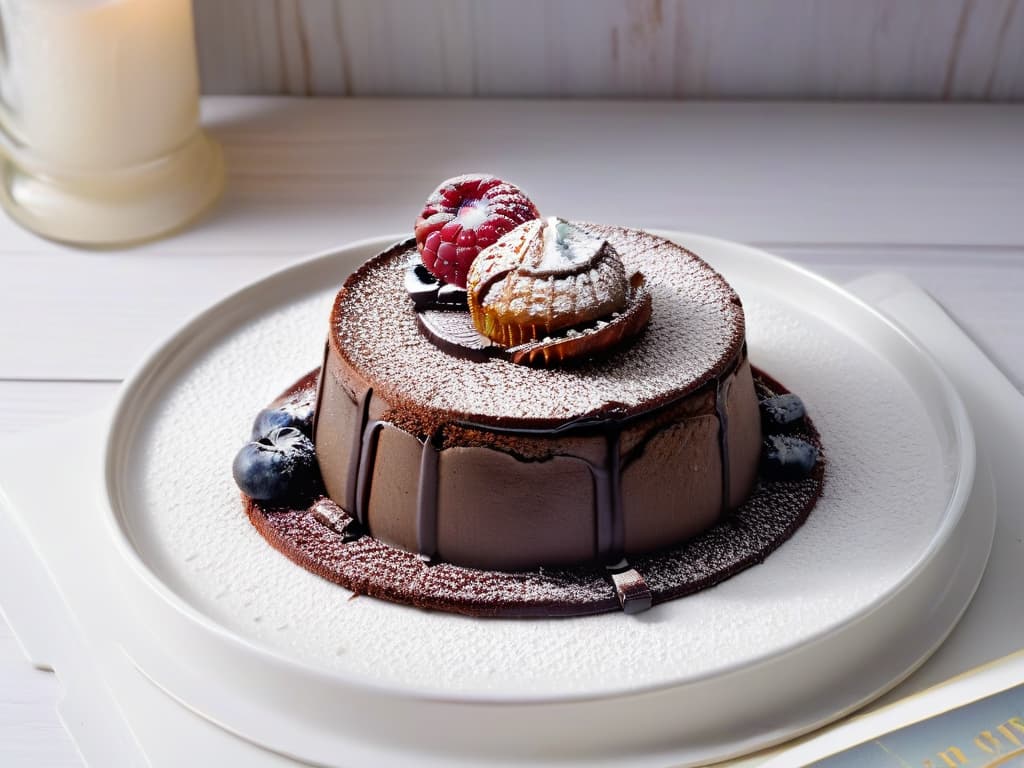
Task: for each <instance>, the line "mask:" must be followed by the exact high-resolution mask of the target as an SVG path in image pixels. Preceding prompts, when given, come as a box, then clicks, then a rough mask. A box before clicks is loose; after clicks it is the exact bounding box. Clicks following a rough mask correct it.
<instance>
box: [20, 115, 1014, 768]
mask: <svg viewBox="0 0 1024 768" xmlns="http://www.w3.org/2000/svg"><path fill="white" fill-rule="evenodd" d="M204 116H205V119H206V122H207V124H208V126H209V127H210V129H211V131H212V132H213V133H214V134H215V135H216V136H218V137H219V138H220V139H221V140H222V142H223V144H224V147H225V150H226V153H227V160H228V167H229V182H228V189H227V193H226V195H225V197H224V200H223V201H222V203H221V204H220V206H219V207H218V208H217V210H216V211H215V212H214V213H213V214H212V215H210V216H209V217H208V218H206V219H205V220H204V221H202V222H201V223H200V224H198V225H197V226H195V227H194V228H192V229H191V230H190V231H188V232H186V233H184V234H181V235H179V236H177V237H174V238H172V239H169V240H165V241H162V242H158V243H154V244H151V245H147V246H144V247H140V248H135V249H130V250H123V251H114V252H96V251H79V250H74V249H71V248H67V247H63V246H58V245H55V244H53V243H49V242H46V241H43V240H40V239H38V238H36V237H34V236H32V235H30V234H29V233H27V232H24V231H22V230H19V229H18V228H17V227H15V226H14V225H13V224H12V223H10V222H9V221H8V220H7V219H6V218H2V217H0V292H2V295H0V435H3V437H4V438H5V439H17V438H16V437H14V438H12V436H14V435H16V434H17V433H18V432H20V431H23V430H31V429H33V428H34V427H38V426H40V425H43V424H47V423H51V422H56V421H60V420H64V419H67V418H70V417H72V416H74V415H76V414H79V413H82V412H85V411H88V410H90V409H94V408H97V407H99V406H101V405H103V404H104V403H106V402H108V401H109V400H110V399H111V397H112V396H113V394H114V391H115V390H116V388H117V385H118V382H119V381H120V380H121V379H123V378H124V377H125V376H126V375H128V374H129V373H130V372H131V370H132V369H133V367H134V366H135V365H136V363H137V362H138V361H139V360H140V359H141V357H142V355H143V354H144V353H145V351H146V350H147V349H148V348H149V347H150V346H151V345H153V344H154V343H155V342H156V341H157V340H158V339H160V338H161V337H162V336H164V335H166V334H167V333H169V332H171V331H172V330H173V329H174V328H175V327H176V326H177V325H179V324H180V323H181V322H182V321H184V320H185V319H186V318H188V317H189V316H190V315H192V314H193V313H195V312H196V311H197V310H199V309H200V308H202V307H204V306H205V305H207V304H209V303H210V302H212V301H214V300H215V299H217V298H218V297H220V296H221V295H223V294H225V293H227V292H228V291H231V290H233V289H235V288H237V287H239V286H241V285H243V284H244V283H247V282H249V281H251V280H253V279H255V278H257V277H259V276H261V275H263V274H265V273H267V272H269V271H270V270H272V269H274V268H276V267H279V266H281V265H283V264H286V263H288V262H290V261H293V260H295V259H298V258H301V257H302V256H304V255H307V254H309V253H311V252H314V251H318V250H323V249H326V248H330V247H332V246H335V245H339V244H341V243H344V242H346V241H350V240H354V239H358V238H362V237H368V236H374V235H379V234H385V233H399V232H403V231H409V230H410V229H411V225H412V221H413V219H414V217H415V215H416V213H417V212H418V207H419V205H420V204H421V203H422V201H423V199H424V198H425V196H426V195H427V194H428V193H429V192H430V190H431V189H432V188H433V187H434V185H436V184H437V182H439V181H440V180H441V179H443V178H445V177H447V176H450V175H454V174H456V173H461V172H466V171H480V170H486V171H491V172H493V173H496V174H498V175H501V176H504V177H506V178H508V179H510V180H513V181H515V182H517V183H519V184H520V185H521V186H523V187H524V188H525V189H526V190H527V191H528V192H529V193H530V194H531V196H532V197H533V199H534V200H535V201H536V202H537V204H538V205H539V207H540V208H541V210H542V211H543V212H545V213H552V214H555V213H557V214H559V215H562V216H566V217H571V218H583V219H592V220H600V221H606V222H615V223H622V224H629V225H635V226H646V227H666V228H674V229H684V230H691V231H699V232H705V233H708V234H714V235H718V236H721V237H727V238H731V239H735V240H741V241H745V242H751V243H755V244H758V245H761V246H763V247H765V248H767V249H768V250H771V251H774V252H775V253H779V254H781V255H784V256H787V257H789V258H791V259H794V260H796V261H798V262H801V263H803V264H805V265H807V266H809V267H811V268H813V269H815V270H817V271H819V272H821V273H822V274H824V275H826V276H828V277H831V278H833V279H836V280H839V281H843V280H847V279H850V278H852V277H854V276H856V275H860V274H864V273H867V272H872V271H877V270H897V271H902V272H905V273H907V274H908V275H909V276H911V277H912V278H913V279H914V280H916V281H917V282H918V283H919V284H920V285H922V286H924V287H925V288H927V289H928V290H929V291H931V292H932V293H933V295H935V296H936V297H937V298H938V299H939V300H940V301H941V302H942V303H943V304H944V305H945V306H946V307H947V309H949V310H950V312H951V313H952V314H953V316H954V317H956V318H957V319H958V320H959V321H960V322H961V323H962V324H963V326H964V327H965V328H966V329H967V330H968V331H969V332H970V333H971V334H972V335H973V336H974V337H975V339H976V340H977V341H979V343H980V344H981V345H982V346H983V347H984V348H986V349H987V350H988V351H989V352H990V354H991V355H992V356H993V358H994V360H995V361H996V362H997V363H998V364H999V365H1001V366H1002V367H1003V369H1004V371H1005V372H1006V373H1007V374H1008V376H1009V377H1010V379H1011V381H1013V382H1014V383H1015V384H1016V385H1017V387H1018V388H1021V387H1022V384H1024V341H1022V335H1024V106H974V105H958V106H954V105H896V106H877V105H856V104H846V105H839V104H833V105H825V104H819V105H798V104H771V105H757V104H664V103H646V102H628V103H621V102H620V103H599V102H570V101H552V102H517V101H507V102H469V101H413V100H405V101H390V100H382V101H363V100H321V101H312V100H293V99H286V98H251V97H250V98H246V97H216V98H209V99H207V100H206V101H205V103H204ZM343 277H344V276H343V275H339V276H338V279H339V283H340V281H341V279H342V278H343ZM310 332H311V333H317V332H319V331H318V330H317V329H311V331H310ZM54 449H55V450H59V446H55V448H54ZM59 481H60V480H59V478H55V482H59ZM59 695H60V686H59V682H58V681H57V680H55V679H54V676H53V675H50V674H47V673H45V672H40V671H37V670H33V669H31V668H29V667H28V665H27V664H26V663H25V662H24V660H23V658H22V656H21V655H20V652H19V649H18V647H17V644H16V642H15V641H14V638H13V636H12V634H11V632H10V630H9V629H8V628H7V626H6V624H4V623H3V622H0V765H3V766H7V767H11V768H13V767H14V766H43V765H46V766H72V765H79V764H80V763H79V760H78V757H77V755H76V753H75V750H74V746H73V745H72V744H71V742H70V740H69V739H68V738H67V736H66V735H65V734H64V731H63V729H62V727H61V726H60V724H59V722H58V721H57V718H56V715H55V713H54V709H53V706H54V702H55V701H56V699H57V697H58V696H59Z"/></svg>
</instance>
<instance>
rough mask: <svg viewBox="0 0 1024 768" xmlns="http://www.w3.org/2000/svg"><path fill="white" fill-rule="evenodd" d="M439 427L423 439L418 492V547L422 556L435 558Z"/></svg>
mask: <svg viewBox="0 0 1024 768" xmlns="http://www.w3.org/2000/svg"><path fill="white" fill-rule="evenodd" d="M443 434H444V431H443V430H441V429H439V430H438V431H437V432H436V433H435V434H434V435H433V436H432V437H430V438H428V439H427V440H424V441H423V452H422V453H421V454H420V479H419V485H418V486H417V492H416V549H417V550H418V552H419V555H420V557H422V558H424V559H428V560H429V559H433V557H434V556H435V555H436V554H437V484H438V464H439V459H440V453H441V440H442V437H443Z"/></svg>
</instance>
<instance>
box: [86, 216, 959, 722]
mask: <svg viewBox="0 0 1024 768" xmlns="http://www.w3.org/2000/svg"><path fill="white" fill-rule="evenodd" d="M648 231H649V232H651V233H652V234H655V235H658V236H661V237H665V238H667V239H670V240H672V241H673V242H688V243H689V245H687V246H686V247H688V248H690V249H691V250H694V251H695V252H696V253H697V254H698V255H699V256H701V258H705V257H704V255H703V254H702V253H701V251H700V248H699V247H696V246H697V245H698V244H711V245H713V246H715V247H725V248H729V249H741V250H742V251H744V252H746V253H747V254H748V255H750V256H753V257H755V258H758V259H767V260H769V261H770V262H772V263H774V264H775V265H776V266H777V267H780V268H783V269H788V270H793V271H796V272H797V273H799V274H801V275H802V276H804V277H805V278H810V279H811V280H813V281H814V282H815V283H817V284H818V286H819V288H821V289H824V290H827V291H830V292H832V293H834V294H838V295H840V296H841V297H842V298H843V299H844V300H845V301H848V302H852V303H853V304H855V305H856V306H857V307H858V308H859V310H860V311H864V312H867V313H868V314H870V315H871V316H873V318H874V319H875V320H876V321H881V322H882V323H883V324H884V325H885V326H887V329H888V331H889V332H891V333H895V334H896V335H897V336H898V337H899V338H900V339H901V342H902V343H904V344H906V345H908V346H909V347H910V348H912V349H913V350H914V352H915V353H916V354H917V355H918V357H919V358H920V361H921V362H923V363H924V365H925V366H926V368H928V370H929V374H930V375H931V376H932V377H933V378H934V379H935V381H936V382H937V383H938V385H939V389H940V390H941V391H942V392H943V395H944V400H945V402H944V405H945V406H946V407H947V408H948V411H949V414H950V416H951V417H952V426H953V428H954V429H953V432H954V435H955V437H956V439H957V442H958V443H959V451H958V453H957V456H958V464H957V467H956V470H955V477H954V480H953V488H952V490H951V493H950V495H949V497H948V499H947V503H946V507H945V509H944V510H943V513H942V520H941V523H940V525H939V527H938V528H937V529H936V530H935V531H934V532H933V534H932V537H931V539H930V540H929V543H928V546H927V547H926V548H925V550H924V551H923V552H921V553H920V555H919V557H918V558H917V560H915V561H914V563H913V564H912V565H911V566H910V567H909V568H908V569H907V570H906V572H905V573H904V574H903V576H902V577H901V578H900V579H899V580H898V581H897V582H895V583H894V584H892V585H890V586H889V588H888V589H887V590H886V591H884V592H883V593H881V594H880V595H878V596H877V597H876V598H875V599H874V600H872V601H871V602H870V603H869V604H867V605H865V606H863V607H861V608H860V609H859V610H858V611H856V612H854V613H852V614H850V615H848V616H846V617H845V618H844V619H842V620H841V621H839V622H837V623H836V624H833V625H831V626H829V627H827V628H824V629H822V630H819V631H818V632H815V633H812V634H811V635H809V636H804V637H802V638H800V639H798V640H793V641H791V642H790V643H787V644H783V645H781V646H777V647H775V648H774V649H773V650H772V651H771V652H770V653H767V654H759V655H757V656H753V657H751V658H748V659H745V660H743V661H741V662H737V663H734V664H731V665H728V666H727V667H726V668H715V669H710V670H706V671H704V672H701V673H698V674H696V675H691V676H687V677H674V678H672V679H670V680H662V681H658V682H654V683H647V684H644V685H641V686H636V687H613V688H607V689H601V690H600V691H596V692H587V693H568V694H566V693H555V692H548V693H541V694H524V693H516V694H512V695H508V694H503V695H502V694H499V693H498V692H496V691H493V690H492V691H486V692H484V691H458V692H451V691H445V690H438V689H435V688H427V687H423V688H421V687H418V686H412V685H405V684H402V685H399V684H385V683H381V682H378V681H373V680H367V679H365V678H361V677H357V676H353V675H349V674H347V673H345V672H342V671H340V670H335V669H328V668H325V667H322V666H317V665H316V664H314V663H312V662H307V661H304V660H301V659H298V658H295V657H291V656H288V655H286V654H285V653H283V652H281V651H279V650H277V649H275V648H273V647H272V646H269V645H266V644H263V643H260V642H258V641H256V640H255V639H253V638H249V637H246V636H243V635H241V634H238V633H236V632H234V631H232V630H231V629H230V628H229V627H227V626H225V625H223V624H221V623H220V622H218V621H216V620H215V619H214V618H213V617H211V616H208V615H207V614H205V613H204V612H203V611H201V610H200V609H198V608H197V607H195V606H193V605H192V604H191V603H190V602H189V601H187V600H186V599H185V598H184V597H183V596H182V595H180V594H178V593H177V592H176V591H175V590H174V589H173V588H172V587H170V586H169V585H168V584H167V583H165V581H164V580H163V579H162V578H161V577H160V576H159V575H158V573H157V572H156V571H155V570H154V569H153V568H152V567H150V565H149V564H148V563H147V562H146V561H145V560H144V558H143V556H142V553H141V552H140V551H139V550H138V548H137V547H136V545H135V543H134V541H133V540H132V536H131V533H130V531H129V530H128V527H127V525H126V524H125V520H124V513H123V512H122V511H120V510H118V509H117V504H116V502H115V500H116V499H117V497H118V490H117V467H116V465H117V462H116V460H115V457H116V455H117V453H118V446H119V445H120V444H123V443H124V442H125V439H126V437H124V436H122V435H121V434H120V433H122V432H124V431H125V430H126V429H127V427H130V426H132V425H133V423H134V421H135V419H134V418H128V417H129V416H131V415H132V414H131V408H130V406H131V403H132V402H133V401H135V400H137V399H138V400H139V401H140V402H141V398H142V397H143V396H144V395H145V392H146V389H147V384H148V382H149V380H150V379H151V378H152V377H154V376H155V375H158V373H159V370H160V368H161V366H162V365H163V364H164V363H165V361H166V359H167V358H169V357H170V356H173V355H174V354H175V353H176V352H177V351H178V350H179V347H181V346H182V345H184V344H185V343H187V342H188V341H189V340H190V339H191V338H192V336H193V335H194V334H193V332H194V331H196V330H197V329H199V328H201V327H202V326H204V325H205V324H206V322H207V321H208V320H210V319H211V318H212V317H214V316H216V315H219V314H220V313H223V312H224V311H225V310H226V309H228V308H229V307H231V306H233V305H235V304H237V303H238V302H241V301H244V300H245V297H246V295H247V294H250V293H253V292H255V291H258V290H261V289H263V288H264V287H265V286H266V284H268V283H272V282H276V281H278V280H281V279H283V278H286V277H288V276H290V275H294V274H297V273H300V272H303V271H305V270H307V269H309V268H311V267H312V266H314V265H316V264H317V263H320V262H328V261H332V260H338V259H342V258H346V257H348V258H351V255H350V254H351V253H352V252H354V251H360V250H368V249H371V248H372V249H375V250H374V251H373V252H376V251H379V250H380V249H382V248H385V247H387V246H389V245H391V244H393V243H394V242H397V241H400V240H403V239H406V237H407V235H406V234H399V235H389V236H380V237H371V238H363V239H360V240H356V241H353V242H350V243H347V244H344V245H342V246H339V247H335V248H330V249H326V250H323V251H320V252H317V253H314V254H311V255H309V256H307V257H304V258H302V259H299V260H298V261H295V262H293V263H291V264H288V265H285V266H283V267H281V268H279V269H276V270H273V271H271V272H269V273H267V274H265V275H263V276H261V277H258V278H256V279H254V280H253V281H251V282H249V283H247V284H246V285H244V286H242V287H240V288H239V289H237V290H235V291H233V292H231V293H230V294H228V295H227V296H225V297H224V298H222V299H221V300H219V301H217V302H215V303H214V304H212V305H210V306H209V307H207V308H206V309H204V310H202V311H201V312H199V313H198V314H196V315H194V316H193V317H192V318H191V319H190V320H188V321H187V322H186V323H184V324H183V325H181V326H179V327H178V328H177V329H175V330H174V331H172V332H171V333H170V334H169V335H168V336H167V337H166V338H164V339H163V340H162V341H161V342H159V343H158V344H156V345H155V346H154V347H153V348H151V350H150V351H149V352H148V353H147V354H146V355H145V356H144V358H143V359H142V361H141V362H140V363H139V364H138V365H137V366H136V367H135V368H134V370H133V371H132V373H131V374H130V375H129V376H128V377H126V379H125V381H124V383H123V384H122V386H121V387H120V389H119V391H118V395H117V397H116V399H115V401H114V403H113V405H112V410H111V418H110V422H109V428H108V429H107V431H106V433H105V435H104V438H103V441H102V447H101V450H100V460H101V462H102V475H101V476H102V478H103V483H102V491H103V493H102V494H101V498H100V503H101V505H102V509H103V513H104V514H103V517H104V520H105V522H106V527H107V530H108V533H109V534H110V539H111V540H112V542H113V545H114V548H115V549H116V551H117V552H118V554H119V555H120V556H121V558H122V560H123V561H124V562H126V563H127V565H128V566H129V567H130V569H131V571H132V572H133V574H134V575H135V576H136V577H138V578H139V579H140V580H141V582H142V583H143V584H144V585H145V586H146V588H147V589H148V590H149V591H150V592H152V593H154V596H155V597H158V598H159V599H160V600H161V601H162V602H163V604H164V605H166V606H167V607H170V608H171V609H173V610H174V611H175V612H176V613H177V614H178V615H180V616H181V617H183V618H184V619H186V620H187V621H188V622H190V623H191V624H194V625H196V627H197V628H198V629H200V630H202V631H205V632H211V633H213V634H214V635H215V636H217V637H218V638H220V639H221V640H223V641H226V642H228V643H230V644H232V645H235V646H238V647H239V648H240V649H242V650H244V651H246V652H247V653H249V654H254V655H255V656H256V657H257V658H258V659H259V660H260V661H263V662H268V663H273V664H275V665H278V666H282V665H283V667H284V669H285V670H294V671H295V672H298V673H300V674H302V675H312V676H314V677H317V678H321V679H329V680H330V681H331V682H332V683H333V684H337V685H341V686H343V687H345V688H348V689H352V690H363V691H366V692H368V693H372V694H374V695H384V696H394V697H398V698H401V699H404V700H416V701H423V702H436V703H451V704H457V705H465V704H496V705H513V706H516V705H536V704H542V705H543V704H563V703H566V704H568V703H576V702H590V701H603V700H607V699H613V698H618V697H623V696H634V695H642V694H648V693H657V692H659V691H664V690H670V689H673V688H677V687H680V686H688V685H694V684H702V683H705V682H707V681H709V680H711V679H713V678H717V677H722V676H726V675H731V674H735V673H738V672H743V671H746V670H750V669H754V668H757V667H760V666H765V665H769V664H771V663H772V662H774V661H777V660H779V659H781V658H783V657H785V656H788V655H789V654H791V653H793V652H795V651H797V650H799V649H800V648H801V647H803V646H806V645H810V644H814V643H818V642H821V641H823V640H826V639H828V638H829V637H832V636H834V635H837V634H840V633H842V632H845V631H846V630H848V629H849V628H850V627H851V626H853V625H854V624H857V623H859V622H861V621H863V620H864V619H865V618H867V617H869V616H870V615H871V614H872V613H874V612H876V611H878V610H880V609H882V608H884V607H885V606H886V605H887V604H889V603H890V602H891V601H892V600H894V599H896V598H897V597H898V595H899V593H900V592H901V591H902V590H903V589H904V588H905V587H906V586H907V585H908V584H909V583H910V582H911V581H913V578H914V577H915V576H916V575H918V574H920V572H921V571H922V570H923V569H924V568H925V567H926V566H927V565H928V564H929V563H930V562H931V561H932V560H933V559H934V558H935V557H936V556H937V555H938V553H939V552H941V551H942V548H943V545H945V544H946V543H947V542H948V539H949V537H950V536H951V535H952V533H953V531H954V530H955V528H956V523H957V522H958V521H959V519H960V518H961V517H962V515H963V514H964V511H965V508H966V503H967V500H968V497H969V495H970V491H971V488H972V486H973V483H974V476H975V468H976V447H975V440H974V433H973V429H972V427H971V424H970V421H969V418H968V416H967V412H966V408H965V406H964V404H963V401H962V400H961V398H960V396H959V394H958V393H957V392H956V389H955V388H954V387H953V385H952V383H951V382H950V381H949V378H948V376H947V375H946V374H945V372H944V371H943V370H942V369H941V368H940V367H939V365H938V363H936V362H935V360H934V358H933V357H932V355H931V354H930V353H929V352H928V351H927V350H926V349H924V348H923V347H922V346H921V345H920V344H919V343H918V342H917V341H916V340H915V339H913V338H912V337H911V336H909V335H908V334H907V333H906V332H905V331H903V330H902V329H901V328H900V327H899V326H898V325H896V324H895V323H893V322H892V321H891V320H889V319H888V318H887V317H885V315H883V314H882V313H881V312H879V311H878V310H877V309H875V308H874V307H872V306H871V305H870V304H868V303H867V302H865V301H863V300H862V299H860V298H859V297H857V296H856V295H854V294H852V293H850V292H849V291H846V290H845V289H844V288H842V287H841V286H839V285H837V284H835V283H833V282H831V281H829V280H827V279H826V278H823V277H821V276H820V275H817V274H816V273H814V272H813V271H811V270H808V269H806V268H804V267H802V266H800V265H797V264H794V263H793V262H791V261H788V260H786V259H783V258H781V257H778V256H776V255H774V254H771V253H769V252H767V251H764V250H762V249H760V248H755V247H753V246H748V245H744V244H742V243H737V242H733V241H729V240H724V239H721V238H715V237H710V236H707V235H701V234H697V233H689V232H682V231H676V230H665V229H648ZM691 246H693V247H691ZM370 255H372V253H371V254H370ZM712 266H714V264H713V263H712ZM339 285H340V283H339ZM126 422H127V425H126ZM129 433H130V430H129ZM553 620H555V621H562V620H563V619H553ZM936 647H937V646H936ZM933 650H934V648H932V649H931V651H933ZM931 651H928V652H927V653H926V654H925V656H924V657H923V658H927V656H928V655H930V653H931ZM923 658H922V661H923ZM919 663H920V662H919Z"/></svg>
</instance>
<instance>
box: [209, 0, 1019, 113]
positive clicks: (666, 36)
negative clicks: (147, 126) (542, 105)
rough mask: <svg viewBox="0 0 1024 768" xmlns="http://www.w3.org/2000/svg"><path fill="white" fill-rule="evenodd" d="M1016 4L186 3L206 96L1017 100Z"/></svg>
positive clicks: (964, 0)
mask: <svg viewBox="0 0 1024 768" xmlns="http://www.w3.org/2000/svg"><path fill="white" fill-rule="evenodd" d="M1022 4H1024V3H1022V2H1021V0H901V2H893V0H770V2H750V1H749V0H518V1H517V2H512V3H509V2H503V0H416V2H408V1H407V0H373V2H370V1H369V0H196V3H195V12H196V26H197V31H198V40H199V50H200V62H201V67H202V74H203V82H204V88H205V90H206V91H207V92H208V93H250V94H251V93H261V94H295V95H345V96H353V95H354V96H371V95H372V96H380V95H384V96H389V95H390V96H396V95H404V96H423V95H431V96H467V95H483V96H573V97H578V96H584V97H586V96H640V97H648V98H746V97H757V98H774V99H778V98H784V99H792V98H815V99H924V100H948V99H966V100H997V101H1000V100H1002V101H1005V100H1020V99H1021V98H1024V9H1022V8H1021V7H1020V6H1021V5H1022Z"/></svg>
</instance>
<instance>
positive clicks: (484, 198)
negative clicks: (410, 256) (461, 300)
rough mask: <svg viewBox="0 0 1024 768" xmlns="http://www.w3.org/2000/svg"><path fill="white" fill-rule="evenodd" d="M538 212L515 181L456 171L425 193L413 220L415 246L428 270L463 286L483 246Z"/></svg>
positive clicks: (537, 214)
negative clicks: (419, 209)
mask: <svg viewBox="0 0 1024 768" xmlns="http://www.w3.org/2000/svg"><path fill="white" fill-rule="evenodd" d="M539 215H540V214H539V213H538V212H537V207H536V206H535V205H534V204H533V203H532V202H531V201H530V198H528V197H527V196H526V195H525V194H523V192H522V190H520V189H519V187H517V186H515V185H514V184H509V183H508V182H506V181H502V180H501V179H499V178H496V177H494V176H488V175H486V174H467V175H465V176H456V177H455V178H453V179H448V180H447V181H445V182H442V183H441V185H440V186H439V187H438V188H437V189H435V190H434V191H433V193H432V194H431V195H430V197H428V198H427V202H426V204H425V205H424V206H423V211H422V212H421V213H420V215H419V218H418V219H416V230H415V232H416V247H417V248H419V251H420V257H421V258H422V259H423V263H424V264H425V265H426V267H427V269H429V270H430V271H431V273H432V274H434V275H436V276H437V277H438V278H440V279H441V280H444V281H445V282H446V283H452V284H453V285H457V286H458V287H460V288H465V287H466V277H467V276H468V275H469V267H470V265H471V264H472V263H473V260H474V259H475V258H476V255H477V254H478V253H479V252H480V251H481V250H482V249H484V248H486V247H487V246H489V245H491V244H493V243H495V242H497V241H498V238H500V237H501V236H502V235H504V234H505V233H506V232H510V231H512V230H513V229H515V228H516V227H517V226H519V225H520V224H522V223H523V222H525V221H530V220H532V219H536V218H537V217H538V216H539Z"/></svg>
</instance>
